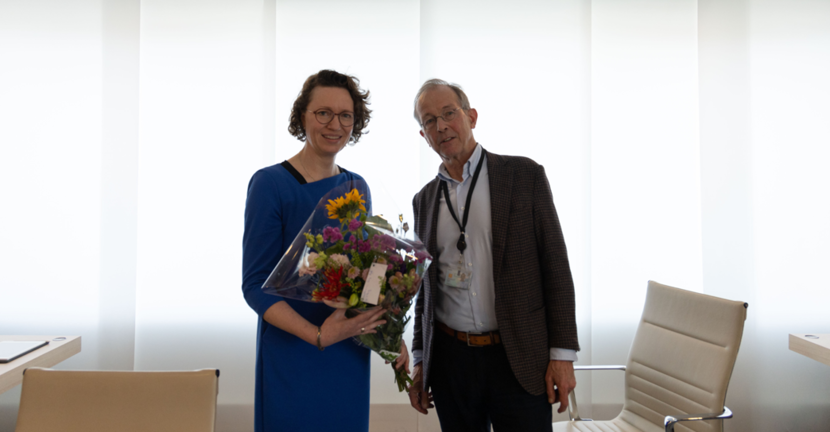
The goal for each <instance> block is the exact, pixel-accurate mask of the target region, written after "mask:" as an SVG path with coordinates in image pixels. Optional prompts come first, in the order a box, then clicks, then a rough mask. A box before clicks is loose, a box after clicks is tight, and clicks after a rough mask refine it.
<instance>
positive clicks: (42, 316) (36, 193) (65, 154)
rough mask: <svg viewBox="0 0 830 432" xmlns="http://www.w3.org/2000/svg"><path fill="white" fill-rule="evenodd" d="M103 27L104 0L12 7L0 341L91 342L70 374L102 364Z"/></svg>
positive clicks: (0, 123)
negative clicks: (57, 338)
mask: <svg viewBox="0 0 830 432" xmlns="http://www.w3.org/2000/svg"><path fill="white" fill-rule="evenodd" d="M101 31H102V29H101V9H100V2H98V1H73V2H64V1H43V2H39V3H38V4H33V3H30V2H0V209H2V210H1V211H0V334H46V335H49V334H62V333H68V334H84V335H85V336H86V337H85V339H84V344H85V345H84V346H85V348H84V349H85V352H84V355H83V357H82V356H77V357H76V358H73V359H70V360H68V361H67V362H65V364H66V366H67V367H88V368H96V367H97V356H96V349H97V348H96V347H97V327H98V298H99V297H98V296H99V283H98V281H99V276H100V273H99V272H100V252H101V248H100V227H101V202H100V193H101V187H102V184H101V160H102V148H101V135H102V131H101V126H102V124H101V123H102V120H101V114H102V112H101V97H102V88H101V80H102V61H101ZM19 397H20V390H19V387H18V388H15V389H13V390H11V391H9V392H6V393H4V394H2V395H0V430H4V431H5V430H13V429H14V422H15V419H16V413H17V409H16V407H17V401H18V399H19Z"/></svg>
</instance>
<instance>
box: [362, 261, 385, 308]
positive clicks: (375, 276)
mask: <svg viewBox="0 0 830 432" xmlns="http://www.w3.org/2000/svg"><path fill="white" fill-rule="evenodd" d="M386 268H387V265H386V264H378V263H374V264H372V267H369V275H367V276H366V284H364V285H363V294H361V296H360V301H362V302H363V303H366V304H373V305H376V304H378V299H379V298H380V282H381V280H383V278H385V277H386Z"/></svg>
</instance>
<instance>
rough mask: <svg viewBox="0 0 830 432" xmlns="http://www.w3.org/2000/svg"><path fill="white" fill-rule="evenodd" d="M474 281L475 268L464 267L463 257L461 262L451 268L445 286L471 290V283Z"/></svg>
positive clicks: (462, 256)
mask: <svg viewBox="0 0 830 432" xmlns="http://www.w3.org/2000/svg"><path fill="white" fill-rule="evenodd" d="M472 280H473V268H472V267H469V266H465V265H464V255H463V254H462V255H461V260H460V261H459V262H458V263H456V264H454V265H452V266H450V268H449V271H448V272H447V276H446V277H444V286H445V287H451V288H456V289H462V290H466V289H470V283H471V282H472Z"/></svg>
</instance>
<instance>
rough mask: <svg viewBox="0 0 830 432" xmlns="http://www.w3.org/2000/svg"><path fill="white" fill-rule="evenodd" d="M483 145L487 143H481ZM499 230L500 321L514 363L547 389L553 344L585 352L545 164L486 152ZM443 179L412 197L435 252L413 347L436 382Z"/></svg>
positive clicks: (521, 377) (521, 374) (530, 383)
mask: <svg viewBox="0 0 830 432" xmlns="http://www.w3.org/2000/svg"><path fill="white" fill-rule="evenodd" d="M482 150H483V149H482ZM484 154H485V155H486V156H487V169H488V172H489V180H490V207H491V217H492V229H493V244H492V248H493V249H492V254H493V280H494V286H495V291H496V292H495V294H496V296H495V299H496V300H495V301H496V320H497V321H498V325H499V332H500V334H501V339H502V341H503V342H502V343H503V344H504V348H505V351H506V352H507V358H508V360H509V361H510V367H511V369H512V370H513V374H514V375H515V376H516V378H517V380H518V381H519V383H520V384H521V385H522V387H523V388H524V389H525V390H526V391H527V392H528V393H530V394H534V395H540V394H543V393H545V391H546V390H545V383H544V378H545V372H546V371H547V366H548V362H549V361H550V350H549V348H566V349H572V350H576V351H578V350H579V342H578V340H577V333H576V310H575V302H574V287H573V279H572V277H571V270H570V266H569V264H568V253H567V250H566V248H565V239H564V237H563V235H562V229H561V227H560V226H559V217H558V216H557V214H556V208H555V207H554V205H553V196H552V194H551V191H550V185H549V184H548V179H547V176H545V170H544V168H543V167H542V166H541V165H539V164H537V163H536V162H534V161H532V160H531V159H528V158H525V157H518V156H502V155H497V154H493V153H489V152H487V151H486V150H485V151H484ZM439 194H440V180H438V178H436V179H434V180H432V181H431V182H429V183H427V185H426V186H424V188H423V189H421V191H420V192H418V194H417V195H415V198H414V199H413V201H412V206H413V209H414V213H415V232H416V233H417V234H418V236H419V237H420V238H421V239H422V240H423V241H424V242H425V243H426V246H427V250H428V251H429V253H430V254H432V256H433V264H432V265H431V266H430V267H429V270H428V271H427V273H428V274H427V277H425V278H424V280H423V283H422V285H421V288H420V291H419V293H418V298H417V300H416V303H415V335H414V338H413V342H412V349H413V350H417V349H420V350H423V366H422V367H423V374H424V386H425V389H426V388H429V386H430V382H429V372H430V365H431V363H432V341H433V335H434V329H435V319H434V311H435V299H436V298H437V294H438V264H437V261H438V247H437V244H438V241H437V231H438V229H437V225H438V203H439Z"/></svg>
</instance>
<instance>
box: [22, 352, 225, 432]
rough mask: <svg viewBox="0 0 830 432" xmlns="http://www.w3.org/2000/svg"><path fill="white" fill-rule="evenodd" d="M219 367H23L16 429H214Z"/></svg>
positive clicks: (29, 431)
mask: <svg viewBox="0 0 830 432" xmlns="http://www.w3.org/2000/svg"><path fill="white" fill-rule="evenodd" d="M218 386H219V371H218V370H216V369H203V370H198V371H184V372H143V371H142V372H134V371H59V370H52V369H42V368H29V369H26V371H25V373H24V375H23V390H22V393H21V395H20V410H19V411H18V415H17V427H16V428H15V431H16V432H52V431H55V432H57V431H60V432H97V431H118V432H145V431H153V432H213V431H214V427H215V423H216V396H217V394H218V392H219V389H218Z"/></svg>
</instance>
